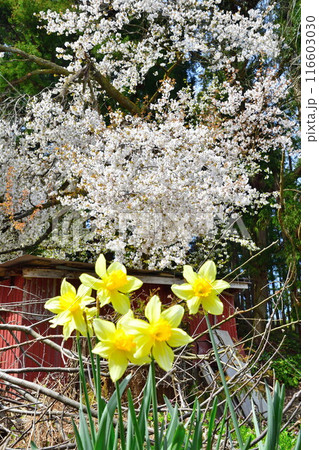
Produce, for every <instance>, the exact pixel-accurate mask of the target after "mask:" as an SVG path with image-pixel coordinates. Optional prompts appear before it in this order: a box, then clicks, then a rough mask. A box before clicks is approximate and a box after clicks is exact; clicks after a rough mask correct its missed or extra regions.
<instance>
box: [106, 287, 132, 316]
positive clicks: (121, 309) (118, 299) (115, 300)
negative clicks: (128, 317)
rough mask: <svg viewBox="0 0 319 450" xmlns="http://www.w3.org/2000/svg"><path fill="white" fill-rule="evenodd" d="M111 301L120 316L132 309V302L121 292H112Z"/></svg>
mask: <svg viewBox="0 0 319 450" xmlns="http://www.w3.org/2000/svg"><path fill="white" fill-rule="evenodd" d="M110 299H111V302H112V305H113V308H114V309H115V311H117V312H118V313H120V314H126V313H127V312H128V310H129V309H130V301H129V298H128V296H127V295H125V294H121V293H120V292H112V293H111V294H110Z"/></svg>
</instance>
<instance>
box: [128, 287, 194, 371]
mask: <svg viewBox="0 0 319 450" xmlns="http://www.w3.org/2000/svg"><path fill="white" fill-rule="evenodd" d="M161 306H162V304H161V301H160V299H159V297H158V296H157V295H154V296H153V297H152V298H151V299H150V301H149V302H148V304H147V305H146V308H145V316H146V318H147V319H148V322H149V323H148V322H146V321H144V320H139V319H132V320H128V321H126V322H125V323H123V327H124V328H125V329H126V330H129V331H130V332H131V333H133V334H134V335H135V342H136V345H137V350H136V352H135V354H134V356H135V358H141V357H143V356H148V355H150V354H152V356H153V357H154V359H155V360H156V361H157V363H158V365H159V366H160V367H161V368H162V369H164V370H166V371H167V372H168V371H169V370H170V369H171V368H172V365H173V360H174V352H173V350H172V349H171V347H180V346H182V345H186V344H189V343H190V342H192V338H191V337H190V336H188V334H187V333H185V331H183V330H181V329H180V328H178V326H179V324H180V323H181V320H182V317H183V314H184V308H183V307H182V306H179V305H174V306H171V307H170V308H168V309H166V310H165V311H163V312H161Z"/></svg>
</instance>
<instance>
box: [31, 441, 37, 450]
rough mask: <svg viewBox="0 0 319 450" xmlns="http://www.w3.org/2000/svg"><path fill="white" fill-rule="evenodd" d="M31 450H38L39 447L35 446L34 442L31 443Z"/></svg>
mask: <svg viewBox="0 0 319 450" xmlns="http://www.w3.org/2000/svg"><path fill="white" fill-rule="evenodd" d="M31 450H38V447H37V446H36V445H35V443H34V442H33V441H31Z"/></svg>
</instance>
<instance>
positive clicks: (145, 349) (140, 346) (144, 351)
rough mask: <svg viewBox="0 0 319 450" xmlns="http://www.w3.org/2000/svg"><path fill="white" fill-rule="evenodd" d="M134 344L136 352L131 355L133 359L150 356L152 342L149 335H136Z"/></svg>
mask: <svg viewBox="0 0 319 450" xmlns="http://www.w3.org/2000/svg"><path fill="white" fill-rule="evenodd" d="M135 342H136V351H135V353H134V355H133V356H134V358H136V359H140V358H143V357H146V356H149V355H150V353H151V348H152V346H153V344H154V340H153V339H152V338H151V337H150V336H149V335H138V336H136V338H135Z"/></svg>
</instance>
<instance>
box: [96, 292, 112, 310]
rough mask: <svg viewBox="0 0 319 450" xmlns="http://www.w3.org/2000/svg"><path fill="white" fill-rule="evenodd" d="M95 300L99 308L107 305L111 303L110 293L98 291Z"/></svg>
mask: <svg viewBox="0 0 319 450" xmlns="http://www.w3.org/2000/svg"><path fill="white" fill-rule="evenodd" d="M97 298H98V300H99V302H100V305H101V306H104V305H107V304H108V303H110V301H111V293H110V291H108V290H107V289H99V290H98V291H97Z"/></svg>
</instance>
